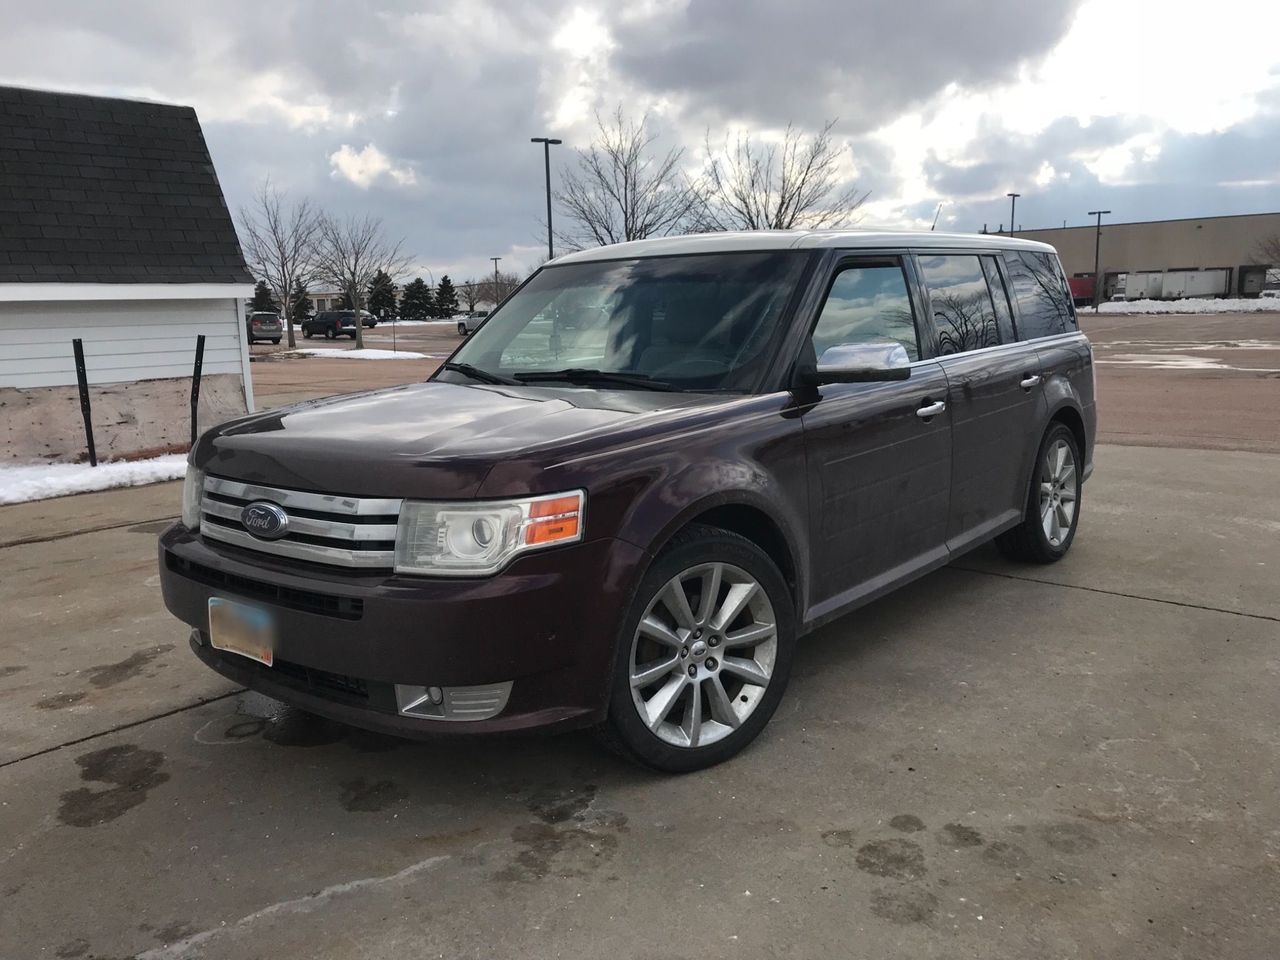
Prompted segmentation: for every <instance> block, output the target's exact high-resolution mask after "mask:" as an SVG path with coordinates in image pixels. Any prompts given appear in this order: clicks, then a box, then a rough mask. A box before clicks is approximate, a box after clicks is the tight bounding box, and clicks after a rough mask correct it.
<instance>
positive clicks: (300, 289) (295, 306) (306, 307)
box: [289, 282, 316, 320]
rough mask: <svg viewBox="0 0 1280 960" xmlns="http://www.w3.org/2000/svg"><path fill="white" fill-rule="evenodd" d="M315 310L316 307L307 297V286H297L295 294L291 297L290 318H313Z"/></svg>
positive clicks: (299, 284)
mask: <svg viewBox="0 0 1280 960" xmlns="http://www.w3.org/2000/svg"><path fill="white" fill-rule="evenodd" d="M315 308H316V305H315V304H314V303H312V302H311V298H310V297H309V296H307V288H306V286H305V285H304V284H303V283H301V282H299V283H297V284H295V285H294V288H293V293H291V294H290V295H289V316H290V317H292V318H293V319H294V320H304V319H306V318H307V317H309V316H311V313H312V311H314V310H315Z"/></svg>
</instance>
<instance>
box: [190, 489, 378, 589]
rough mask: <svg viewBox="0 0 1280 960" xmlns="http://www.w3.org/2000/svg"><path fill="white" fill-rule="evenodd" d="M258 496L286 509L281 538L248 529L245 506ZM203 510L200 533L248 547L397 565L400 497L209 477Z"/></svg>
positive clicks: (322, 559) (365, 566) (341, 562)
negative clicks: (265, 536)
mask: <svg viewBox="0 0 1280 960" xmlns="http://www.w3.org/2000/svg"><path fill="white" fill-rule="evenodd" d="M256 500H265V501H267V502H269V503H274V504H276V505H278V506H279V507H281V508H283V510H284V511H285V513H286V514H287V515H288V517H289V524H288V532H287V533H286V534H285V535H284V536H283V537H281V538H280V539H278V540H263V539H259V538H258V537H255V536H253V535H252V534H251V533H249V532H248V531H247V530H246V529H245V528H244V526H243V524H242V523H241V519H240V514H241V510H242V509H243V507H244V506H245V505H246V504H249V503H252V502H254V501H256ZM303 513H305V514H306V515H305V516H304V515H303ZM201 514H202V516H201V523H200V533H201V536H203V537H205V538H206V539H209V540H216V541H220V542H222V543H229V544H232V545H233V546H237V547H241V548H242V549H245V550H253V551H255V552H257V553H264V554H270V555H273V556H278V557H287V558H289V559H291V560H307V561H310V562H312V563H323V564H327V565H330V566H338V567H353V568H358V569H362V570H379V569H387V570H389V569H391V568H392V567H393V566H394V565H395V539H396V524H397V522H398V520H399V515H400V501H399V500H391V499H386V498H361V497H348V496H338V495H332V494H320V493H307V492H305V491H301V490H287V489H283V488H280V487H268V486H263V485H261V484H256V483H243V482H241V481H238V480H227V479H224V478H222V477H214V476H206V477H205V479H204V496H203V497H201ZM321 540H322V541H324V542H316V541H321Z"/></svg>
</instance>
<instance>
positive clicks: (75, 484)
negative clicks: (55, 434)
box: [0, 453, 187, 509]
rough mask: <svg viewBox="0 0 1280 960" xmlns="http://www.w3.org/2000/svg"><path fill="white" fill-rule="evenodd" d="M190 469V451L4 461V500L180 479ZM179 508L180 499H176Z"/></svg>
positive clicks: (0, 495)
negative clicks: (92, 460) (98, 459)
mask: <svg viewBox="0 0 1280 960" xmlns="http://www.w3.org/2000/svg"><path fill="white" fill-rule="evenodd" d="M186 472H187V455H186V454H185V453H175V454H170V455H168V456H164V457H155V458H154V459H151V460H114V461H111V462H106V463H99V464H98V465H97V466H96V467H91V466H89V464H87V463H20V464H13V465H0V504H6V503H25V502H26V501H28V500H47V499H48V498H50V497H65V496H66V495H67V494H71V493H91V492H93V491H94V490H109V489H111V488H112V487H136V486H140V485H141V484H144V483H158V482H160V481H161V480H177V479H179V478H180V477H182V476H183V475H184V474H185V473H186ZM174 506H175V509H176V507H177V501H176V500H175V501H174Z"/></svg>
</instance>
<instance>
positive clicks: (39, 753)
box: [0, 687, 244, 770]
mask: <svg viewBox="0 0 1280 960" xmlns="http://www.w3.org/2000/svg"><path fill="white" fill-rule="evenodd" d="M241 693H244V688H243V687H236V688H235V689H234V690H228V691H227V692H226V693H220V694H218V695H217V696H215V697H203V698H201V699H199V700H197V701H196V702H195V703H187V704H183V705H182V706H180V707H174V708H173V709H172V710H165V711H164V712H162V713H156V714H152V715H151V716H149V717H142V718H141V719H139V720H130V721H129V722H128V723H120V724H116V726H114V727H108V728H107V729H106V730H99V731H98V732H97V733H89V734H85V735H84V736H83V737H76V738H75V739H74V740H68V741H67V742H66V743H59V744H55V745H54V746H52V747H45V748H44V749H43V750H36V751H34V752H32V753H28V754H24V755H23V756H21V757H14V758H12V759H11V760H4V761H0V770H3V769H4V768H5V767H11V766H13V765H14V764H15V763H22V761H24V760H34V759H36V757H43V756H46V755H48V754H50V753H57V752H58V751H59V750H65V749H66V748H67V747H74V746H77V745H79V744H81V743H88V742H89V741H90V740H98V739H100V738H101V737H109V736H111V734H113V733H119V732H120V731H122V730H131V729H133V728H134V727H140V726H142V725H143V724H144V723H150V722H151V721H152V720H163V719H165V718H166V717H172V716H174V715H175V714H179V713H185V712H186V711H188V710H194V709H196V707H203V706H204V705H205V704H206V703H217V702H218V701H219V700H226V699H227V698H228V697H234V696H238V695H239V694H241Z"/></svg>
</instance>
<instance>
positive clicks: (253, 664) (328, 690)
mask: <svg viewBox="0 0 1280 960" xmlns="http://www.w3.org/2000/svg"><path fill="white" fill-rule="evenodd" d="M200 642H201V643H202V644H205V645H207V643H208V641H207V640H206V639H204V638H203V637H202V638H201V641H200ZM208 656H209V657H211V658H213V659H214V660H218V661H220V662H222V663H226V664H228V665H230V666H234V667H235V668H236V669H237V670H238V671H240V672H241V673H246V672H247V673H250V674H254V675H256V676H260V677H262V678H263V679H264V680H267V681H270V682H271V683H279V684H283V685H284V686H286V687H292V688H294V689H295V690H302V691H304V692H306V693H312V694H315V695H316V696H318V697H324V698H325V699H326V700H336V701H338V702H339V703H349V704H352V705H354V706H367V707H372V708H374V709H378V710H382V711H384V712H390V710H391V704H392V703H393V701H390V700H389V699H388V698H389V697H390V686H389V685H388V684H378V683H373V684H370V682H369V681H366V680H363V679H361V678H360V677H351V676H347V675H346V674H344V673H330V672H329V671H328V670H317V669H316V668H315V667H304V666H303V665H302V664H300V663H293V662H291V661H289V660H281V659H280V658H279V657H276V659H275V663H273V664H272V665H271V666H269V667H268V666H267V665H266V664H263V663H258V662H257V661H256V660H250V659H248V658H246V657H241V656H239V655H238V654H234V653H226V652H224V651H222V650H214V649H213V648H211V647H210V648H208ZM371 686H372V687H374V688H376V689H375V690H371V689H370V687H371ZM383 688H385V689H383ZM375 693H377V694H380V696H374V695H373V694H375Z"/></svg>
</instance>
